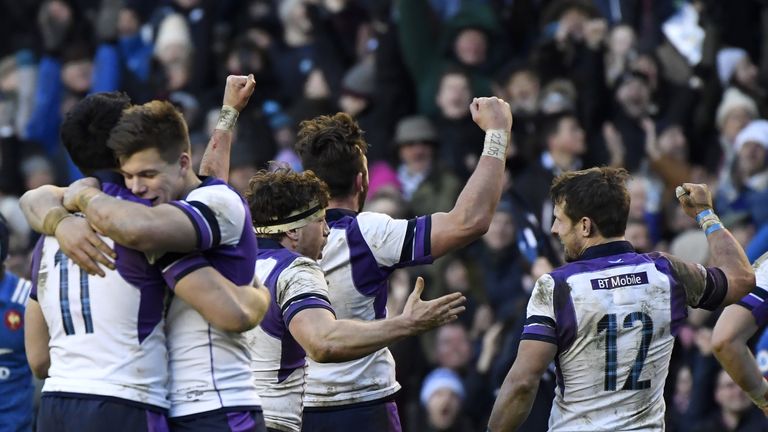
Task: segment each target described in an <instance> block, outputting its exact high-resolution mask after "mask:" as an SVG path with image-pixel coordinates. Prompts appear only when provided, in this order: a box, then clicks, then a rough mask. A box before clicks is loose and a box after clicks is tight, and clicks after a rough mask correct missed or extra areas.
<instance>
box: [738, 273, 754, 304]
mask: <svg viewBox="0 0 768 432" xmlns="http://www.w3.org/2000/svg"><path fill="white" fill-rule="evenodd" d="M755 286H757V279H756V278H755V272H754V270H752V267H747V268H746V269H745V271H743V272H741V277H740V278H739V291H740V292H741V293H742V295H741V297H744V296H745V295H747V294H749V293H750V291H752V290H753V289H754V288H755Z"/></svg>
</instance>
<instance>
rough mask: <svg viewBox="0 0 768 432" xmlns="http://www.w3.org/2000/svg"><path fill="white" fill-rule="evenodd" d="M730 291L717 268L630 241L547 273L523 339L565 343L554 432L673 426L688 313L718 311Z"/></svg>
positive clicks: (605, 246)
mask: <svg viewBox="0 0 768 432" xmlns="http://www.w3.org/2000/svg"><path fill="white" fill-rule="evenodd" d="M726 289H727V281H726V279H725V275H724V274H723V272H722V271H721V270H720V269H717V268H704V267H702V266H700V265H698V264H689V263H685V262H682V261H680V260H678V259H676V258H674V257H672V256H670V255H666V254H660V253H650V254H638V253H635V252H634V249H633V248H632V246H631V245H630V244H629V243H628V242H625V241H617V242H611V243H606V244H603V245H599V246H594V247H591V248H589V249H587V251H586V252H585V253H584V254H583V255H582V257H581V258H580V259H579V260H578V261H576V262H572V263H569V264H566V265H565V266H562V267H560V268H558V269H556V270H555V271H553V272H552V273H550V274H546V275H543V276H542V277H541V278H539V280H538V281H537V282H536V286H535V287H534V290H533V292H532V294H531V298H530V300H529V302H528V311H527V321H526V325H525V328H524V330H523V336H522V339H532V340H539V341H544V342H550V343H553V344H556V345H557V348H558V350H557V356H556V357H555V363H556V366H557V371H556V373H557V384H558V388H557V390H556V391H555V400H554V403H553V405H552V412H551V415H550V418H549V429H550V430H552V431H560V430H564V431H565V430H567V431H622V430H646V431H661V430H663V429H664V409H665V406H664V398H663V391H664V381H665V380H666V377H667V372H668V368H669V360H670V357H671V354H672V347H673V344H674V336H675V335H676V334H677V330H678V328H679V327H680V325H681V324H683V323H684V321H685V318H686V316H687V306H693V307H707V308H715V307H717V306H718V305H719V303H720V302H722V299H723V297H724V295H725V290H726Z"/></svg>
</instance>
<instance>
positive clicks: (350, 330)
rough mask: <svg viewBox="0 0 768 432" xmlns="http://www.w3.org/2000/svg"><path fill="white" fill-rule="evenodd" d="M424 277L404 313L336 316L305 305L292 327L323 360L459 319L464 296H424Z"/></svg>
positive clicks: (367, 350)
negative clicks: (372, 316)
mask: <svg viewBox="0 0 768 432" xmlns="http://www.w3.org/2000/svg"><path fill="white" fill-rule="evenodd" d="M423 291H424V280H423V279H422V278H418V279H417V280H416V286H415V288H414V290H413V292H412V293H411V295H410V296H409V297H408V302H407V303H406V305H405V309H404V310H403V313H402V314H400V315H398V316H396V317H394V318H389V319H384V320H377V321H353V320H336V318H335V317H334V315H333V313H331V312H330V311H329V310H327V309H323V308H312V309H304V310H301V311H299V312H297V313H296V315H295V316H294V317H293V319H292V320H291V321H290V324H289V327H288V328H289V330H290V332H291V335H293V337H294V338H295V339H296V341H297V342H298V343H299V344H300V345H301V346H302V347H303V348H304V349H305V350H306V351H307V355H309V357H310V358H311V359H312V360H314V361H316V362H320V363H329V362H343V361H349V360H354V359H357V358H360V357H363V356H366V355H368V354H371V353H373V352H376V351H378V350H380V349H382V348H384V347H386V346H388V345H390V344H392V343H393V342H396V341H398V340H400V339H402V338H405V337H407V336H411V335H415V334H419V333H423V332H425V331H427V330H430V329H432V328H435V327H437V326H440V325H443V324H445V323H448V322H450V321H453V320H455V319H456V317H457V315H458V314H459V313H461V312H462V311H463V310H464V306H462V303H464V300H465V299H464V297H463V296H462V295H461V294H460V293H453V294H449V295H446V296H443V297H440V298H437V299H435V300H430V301H423V300H421V293H422V292H423Z"/></svg>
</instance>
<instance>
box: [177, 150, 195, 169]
mask: <svg viewBox="0 0 768 432" xmlns="http://www.w3.org/2000/svg"><path fill="white" fill-rule="evenodd" d="M179 167H180V168H181V169H182V170H186V169H191V168H192V158H191V157H190V156H189V153H187V152H183V153H182V154H181V156H179Z"/></svg>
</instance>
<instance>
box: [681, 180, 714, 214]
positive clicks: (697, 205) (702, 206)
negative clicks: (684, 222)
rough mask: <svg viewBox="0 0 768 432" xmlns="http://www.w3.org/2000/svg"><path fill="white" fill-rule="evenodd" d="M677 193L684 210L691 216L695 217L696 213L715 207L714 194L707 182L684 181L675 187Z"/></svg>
mask: <svg viewBox="0 0 768 432" xmlns="http://www.w3.org/2000/svg"><path fill="white" fill-rule="evenodd" d="M675 194H676V195H677V199H678V200H679V201H680V206H681V207H682V208H683V211H685V214H687V215H688V216H690V217H691V218H694V219H695V218H696V215H698V214H699V213H701V212H702V211H704V210H707V209H711V208H712V207H713V206H712V194H711V193H710V191H709V187H708V186H707V185H706V184H697V183H683V185H682V186H678V187H677V188H676V189H675Z"/></svg>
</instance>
